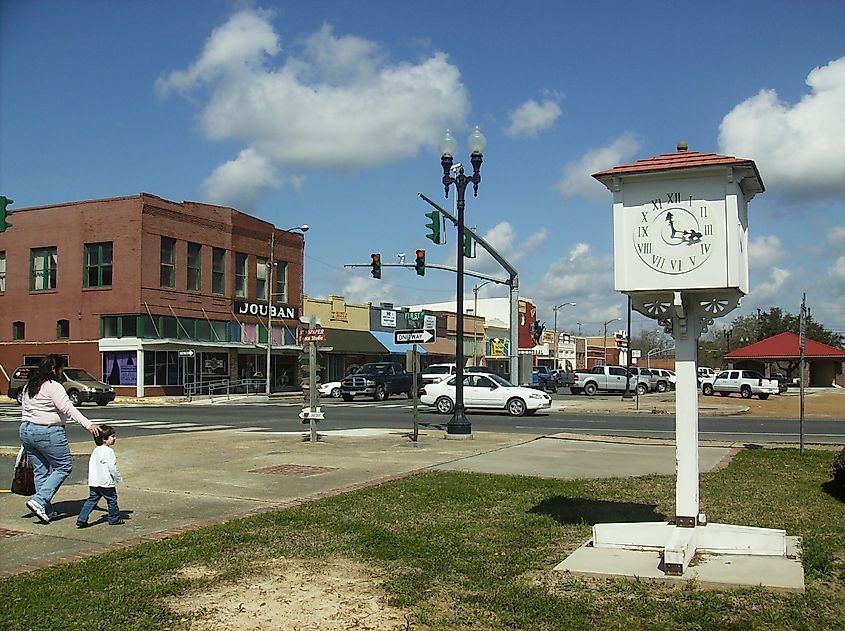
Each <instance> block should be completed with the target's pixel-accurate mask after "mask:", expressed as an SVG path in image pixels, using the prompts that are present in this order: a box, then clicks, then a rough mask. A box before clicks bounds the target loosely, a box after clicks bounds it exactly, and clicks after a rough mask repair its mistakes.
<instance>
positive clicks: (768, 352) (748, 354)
mask: <svg viewBox="0 0 845 631" xmlns="http://www.w3.org/2000/svg"><path fill="white" fill-rule="evenodd" d="M798 344H799V338H798V336H797V335H796V334H795V333H789V332H784V333H778V334H777V335H775V336H773V337H769V338H766V339H765V340H760V341H759V342H756V343H755V344H751V345H750V346H746V347H744V348H738V349H737V350H735V351H731V352H730V353H725V357H726V358H727V359H787V358H789V359H792V358H794V359H798V358H799V357H801V349H800V348H799V346H798ZM804 357H808V358H822V357H824V358H828V359H845V350H842V349H841V348H836V347H833V346H828V345H827V344H822V343H821V342H816V341H815V340H811V339H809V338H808V339H807V341H806V344H805V345H804Z"/></svg>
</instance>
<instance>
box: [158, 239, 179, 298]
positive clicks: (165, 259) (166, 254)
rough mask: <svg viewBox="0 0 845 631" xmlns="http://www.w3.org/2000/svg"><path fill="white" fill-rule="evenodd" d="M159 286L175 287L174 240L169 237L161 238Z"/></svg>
mask: <svg viewBox="0 0 845 631" xmlns="http://www.w3.org/2000/svg"><path fill="white" fill-rule="evenodd" d="M159 286H161V287H175V286H176V239H171V238H170V237H162V238H161V266H160V272H159Z"/></svg>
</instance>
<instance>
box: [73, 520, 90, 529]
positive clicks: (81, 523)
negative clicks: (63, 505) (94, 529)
mask: <svg viewBox="0 0 845 631" xmlns="http://www.w3.org/2000/svg"><path fill="white" fill-rule="evenodd" d="M90 525H91V524H89V523H88V522H87V521H78V522H76V527H77V528H88V526H90Z"/></svg>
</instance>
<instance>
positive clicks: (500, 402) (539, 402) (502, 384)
mask: <svg viewBox="0 0 845 631" xmlns="http://www.w3.org/2000/svg"><path fill="white" fill-rule="evenodd" d="M455 379H456V378H455V377H452V378H451V379H444V380H443V381H439V382H437V383H429V384H426V385H425V387H423V389H422V391H421V392H420V403H422V404H424V405H431V406H433V407H434V409H435V410H437V411H438V412H440V413H441V414H450V413H451V412H452V410H454V409H455ZM464 407H466V408H467V409H469V408H476V409H480V408H484V409H493V410H507V412H508V414H510V415H511V416H522V415H523V414H534V413H535V412H536V411H537V410H547V409H549V408H551V407H552V398H551V397H550V396H549V395H548V394H546V393H545V392H541V391H540V390H534V389H533V388H523V387H521V386H515V385H513V384H512V383H511V382H509V381H508V380H506V379H503V378H502V377H499V376H498V375H492V374H481V373H472V374H467V375H464Z"/></svg>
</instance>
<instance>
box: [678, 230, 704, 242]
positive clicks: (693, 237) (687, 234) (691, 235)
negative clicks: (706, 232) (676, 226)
mask: <svg viewBox="0 0 845 631" xmlns="http://www.w3.org/2000/svg"><path fill="white" fill-rule="evenodd" d="M682 234H683V236H684V241H686V242H687V243H689V244H690V245H692V244H693V243H698V242H699V241H701V237H702V234H701V233H700V232H697V231H696V230H684V231H683V233H682Z"/></svg>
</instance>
